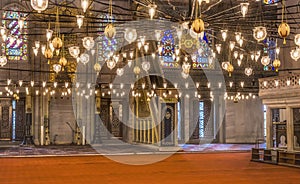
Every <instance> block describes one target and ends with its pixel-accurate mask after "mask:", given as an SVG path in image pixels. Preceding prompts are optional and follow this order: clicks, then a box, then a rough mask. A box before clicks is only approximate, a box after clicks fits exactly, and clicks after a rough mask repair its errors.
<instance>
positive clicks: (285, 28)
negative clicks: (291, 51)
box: [278, 22, 291, 44]
mask: <svg viewBox="0 0 300 184" xmlns="http://www.w3.org/2000/svg"><path fill="white" fill-rule="evenodd" d="M290 31H291V29H290V26H289V25H288V24H287V23H285V22H282V23H281V24H280V25H279V26H278V34H279V36H280V37H282V38H283V44H286V40H285V39H286V37H287V36H289V34H290Z"/></svg>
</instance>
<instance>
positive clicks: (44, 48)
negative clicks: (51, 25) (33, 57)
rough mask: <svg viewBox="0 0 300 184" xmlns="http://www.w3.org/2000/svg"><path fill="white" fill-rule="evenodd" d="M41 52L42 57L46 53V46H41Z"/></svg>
mask: <svg viewBox="0 0 300 184" xmlns="http://www.w3.org/2000/svg"><path fill="white" fill-rule="evenodd" d="M41 51H42V54H43V55H44V54H45V51H46V45H42V46H41Z"/></svg>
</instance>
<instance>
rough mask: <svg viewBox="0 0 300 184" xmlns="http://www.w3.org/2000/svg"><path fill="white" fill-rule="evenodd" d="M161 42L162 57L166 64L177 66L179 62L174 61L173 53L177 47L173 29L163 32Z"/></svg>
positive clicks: (167, 65)
mask: <svg viewBox="0 0 300 184" xmlns="http://www.w3.org/2000/svg"><path fill="white" fill-rule="evenodd" d="M160 44H162V48H163V49H162V54H161V55H162V57H163V59H164V66H166V67H177V66H178V65H177V62H174V59H173V54H174V49H175V48H174V47H175V39H174V37H173V34H172V32H171V30H166V31H164V33H163V37H162V39H161V42H160Z"/></svg>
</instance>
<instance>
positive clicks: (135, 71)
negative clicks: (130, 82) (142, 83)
mask: <svg viewBox="0 0 300 184" xmlns="http://www.w3.org/2000/svg"><path fill="white" fill-rule="evenodd" d="M133 72H134V74H135V75H139V74H140V72H141V69H140V67H139V66H135V67H134V68H133Z"/></svg>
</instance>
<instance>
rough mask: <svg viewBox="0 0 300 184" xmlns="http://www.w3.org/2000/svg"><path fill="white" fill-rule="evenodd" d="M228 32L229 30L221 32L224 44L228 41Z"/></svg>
mask: <svg viewBox="0 0 300 184" xmlns="http://www.w3.org/2000/svg"><path fill="white" fill-rule="evenodd" d="M227 32H228V30H227V29H224V30H221V36H222V38H223V41H224V42H225V41H226V38H227Z"/></svg>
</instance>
